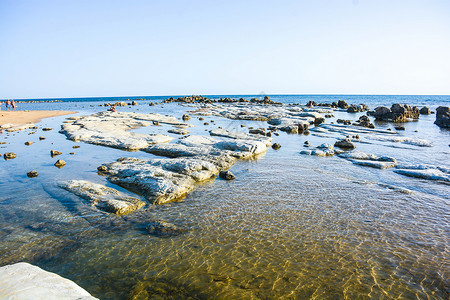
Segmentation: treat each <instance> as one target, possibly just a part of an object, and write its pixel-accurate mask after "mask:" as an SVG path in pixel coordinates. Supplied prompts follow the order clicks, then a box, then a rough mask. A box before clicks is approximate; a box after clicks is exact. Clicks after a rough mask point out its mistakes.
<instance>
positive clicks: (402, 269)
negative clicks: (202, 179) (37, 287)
mask: <svg viewBox="0 0 450 300" xmlns="http://www.w3.org/2000/svg"><path fill="white" fill-rule="evenodd" d="M292 97H294V96H292ZM295 97H299V96H295ZM321 97H322V96H321ZM323 97H325V96H323ZM376 97H378V98H377V99H378V100H376V101H380V103H381V101H383V100H384V101H388V99H390V98H389V97H392V96H386V98H384V99H380V98H379V97H380V96H376ZM408 97H410V96H408ZM299 98H300V101H297V100H295V101H294V100H293V99H290V100H289V101H291V100H292V102H301V103H303V102H305V101H303V100H301V99H303V98H301V97H299ZM342 98H343V99H346V100H347V102H349V103H355V104H358V103H364V102H366V103H368V101H364V99H365V98H357V99H356V100H354V101H353V99H351V100H349V98H348V97H342ZM394 98H395V97H394ZM432 98H433V97H431V99H432ZM272 99H273V100H275V101H278V100H277V99H276V98H275V96H273V97H272ZM297 99H298V98H297ZM327 99H328V98H327ZM313 100H314V99H313ZM395 100H399V99H395ZM432 100H433V99H432ZM434 100H435V101H434V102H433V101H431V102H427V103H429V104H428V105H429V106H430V107H436V106H437V105H443V104H445V103H448V98H445V97H439V98H436V99H434ZM102 101H104V102H113V101H107V100H102ZM331 101H334V100H329V101H324V102H331ZM374 101H375V100H374ZM414 101H416V102H417V103H415V102H414ZM423 101H428V100H424V99H422V98H421V99H415V100H413V99H409V102H408V103H411V104H415V105H419V103H423ZM148 102H149V101H148V100H143V101H141V102H139V103H140V105H138V106H136V107H121V108H120V110H123V111H137V112H141V113H145V112H160V113H162V114H172V115H174V116H176V117H181V115H182V114H183V113H184V111H185V110H186V108H185V107H183V106H179V105H177V104H166V105H164V106H160V105H157V106H154V107H150V106H148V105H147V103H148ZM285 102H288V99H285ZM394 102H395V101H394ZM99 103H102V102H65V103H40V104H23V103H22V104H21V106H20V108H21V109H64V110H77V111H79V114H89V113H92V112H95V111H99V110H104V108H103V107H98V106H97V105H98V104H99ZM377 103H378V102H377ZM391 103H392V102H384V103H382V104H385V105H388V106H390V104H391ZM91 105H93V106H91ZM447 105H448V104H447ZM335 115H336V118H338V117H343V118H346V119H348V118H350V119H357V118H358V117H359V114H356V115H349V114H347V113H336V114H335ZM64 118H65V117H57V118H51V119H45V120H43V121H42V122H41V123H38V126H39V129H38V130H26V131H22V132H16V133H1V134H0V141H2V142H3V141H4V142H6V144H3V145H0V153H4V152H11V151H12V152H15V153H17V158H15V159H13V160H8V161H4V160H2V161H1V162H0V208H1V212H2V213H1V214H0V240H1V243H0V265H5V264H10V263H14V262H18V261H27V262H30V263H33V264H36V265H38V266H40V267H42V268H44V269H46V270H49V271H52V272H56V273H58V274H60V275H62V276H64V277H67V278H69V279H72V280H74V281H75V282H76V283H78V284H79V285H81V286H82V287H84V288H85V289H87V290H88V291H89V292H90V293H91V294H93V295H94V296H96V297H99V298H101V299H127V298H128V299H129V298H133V297H135V298H136V299H145V298H156V299H158V298H161V299H185V298H194V299H196V298H200V299H203V298H205V299H210V298H214V299H216V298H217V299H258V298H263V299H273V298H287V299H291V298H292V299H304V298H318V299H328V298H348V299H355V298H376V299H379V298H408V299H409V298H420V299H423V298H431V299H448V297H449V281H448V278H450V276H449V265H448V262H449V261H450V260H449V219H450V213H449V212H450V210H449V199H450V190H449V185H448V184H445V183H442V182H430V181H426V180H422V179H415V178H409V177H404V176H402V175H399V174H396V173H394V172H392V171H391V170H377V169H370V168H364V167H360V166H356V165H353V164H351V163H350V162H348V161H345V160H343V159H340V158H338V157H326V158H320V157H309V156H302V155H300V154H299V151H301V150H302V149H303V143H304V141H306V140H308V141H309V142H310V143H311V144H313V145H319V144H321V143H323V142H329V143H333V142H334V139H326V138H320V137H317V136H313V135H309V136H304V135H287V134H285V133H281V134H280V136H279V137H274V142H279V143H280V144H281V145H282V148H281V149H280V150H277V151H275V150H272V149H269V151H268V152H267V153H266V154H265V155H262V156H261V157H258V158H257V159H255V160H251V161H239V162H237V163H236V164H235V165H234V166H233V167H232V168H231V171H232V172H233V173H234V174H235V175H236V176H237V179H236V180H234V181H231V182H228V181H224V180H220V179H217V180H212V181H209V182H206V183H203V184H201V185H200V186H199V187H198V188H197V189H196V190H195V191H193V192H192V193H190V194H189V195H188V196H187V197H186V198H185V199H184V200H183V201H181V202H178V203H172V204H169V205H163V206H153V205H147V206H146V207H144V208H143V209H142V210H140V211H138V212H136V213H133V214H130V215H127V216H112V215H109V214H104V213H101V212H99V211H96V210H94V209H93V208H91V207H90V206H89V205H88V204H87V203H86V202H85V201H84V200H82V199H80V198H77V197H76V196H73V195H71V194H69V193H67V192H66V191H64V190H61V189H59V188H57V186H56V182H57V181H59V180H66V179H86V180H90V181H93V182H96V183H102V184H106V185H108V186H113V185H112V184H110V183H108V182H107V181H106V179H105V178H104V177H102V176H99V175H98V174H97V172H96V168H97V166H99V165H101V164H103V163H107V162H112V161H114V160H115V159H117V158H119V157H124V156H134V157H138V158H144V159H147V158H152V157H154V156H152V155H150V154H147V153H144V152H125V151H121V150H117V149H112V148H105V147H99V146H95V145H89V144H84V143H74V142H71V141H68V140H66V139H65V136H63V135H61V134H59V133H58V132H57V131H58V129H59V126H60V124H61V122H62V121H63V120H64ZM434 119H435V116H434V115H430V116H421V117H420V120H419V121H418V122H412V123H407V124H405V127H406V130H405V132H404V133H402V134H404V135H407V136H415V137H418V138H426V139H428V140H429V141H431V142H432V144H433V147H430V148H419V147H413V146H408V145H401V146H400V148H398V147H396V148H394V147H389V146H388V145H385V144H383V143H379V144H358V149H359V150H361V151H365V152H369V153H374V154H376V155H389V156H393V157H395V158H397V160H398V161H399V162H401V163H421V164H432V165H439V166H444V167H450V163H449V161H450V160H449V154H450V148H449V146H448V145H449V142H450V139H449V136H450V133H449V131H445V130H441V129H439V127H437V126H435V125H434V124H433V122H434ZM205 120H206V121H208V120H214V121H215V122H214V123H210V124H211V125H209V126H204V125H203V122H204V121H199V120H197V118H195V117H194V118H193V119H192V120H191V121H190V122H191V123H192V124H194V125H195V126H196V127H194V129H193V130H192V133H193V134H196V133H202V134H203V133H205V129H212V128H216V127H217V126H221V127H223V128H227V129H230V130H231V129H235V130H238V131H240V130H242V131H245V130H247V129H246V128H241V127H240V124H242V123H244V124H246V125H247V127H249V126H253V127H266V126H267V124H266V123H264V122H256V121H247V122H242V121H233V120H226V119H221V118H217V117H206V119H205ZM328 121H332V120H328ZM376 125H377V127H378V128H392V127H393V126H392V124H387V123H384V124H376ZM43 127H52V128H54V129H53V130H52V131H47V132H44V131H42V128H43ZM153 129H154V128H150V127H147V128H141V129H139V130H137V131H138V132H141V133H145V132H151V131H152V130H153ZM158 130H164V127H159V129H158ZM416 130H417V132H416ZM33 131H36V133H35V134H31V135H29V133H30V132H33ZM39 136H45V137H46V139H45V140H43V141H39V139H38V138H39ZM25 141H33V142H34V143H33V144H32V145H31V146H25V145H24V142H25ZM73 145H79V146H80V148H78V149H73V148H72V146H73ZM52 149H55V150H59V151H61V152H63V154H62V155H60V156H59V157H55V158H52V157H51V156H50V153H49V152H50V150H52ZM70 152H74V153H75V154H74V155H70V154H69V153H70ZM59 158H61V159H64V160H65V161H66V162H67V165H66V166H65V167H63V168H61V169H58V168H56V167H54V166H53V164H54V162H55V161H56V160H57V159H59ZM33 169H34V170H37V171H38V172H39V174H40V175H39V176H38V177H37V178H27V177H26V172H27V171H30V170H33ZM113 187H115V188H118V187H117V186H113ZM118 189H120V188H118ZM121 190H122V189H121ZM122 191H124V192H127V191H125V190H122ZM405 191H409V192H405ZM127 193H129V192H127ZM152 220H164V221H167V222H170V223H172V224H175V225H177V226H179V227H181V228H184V229H186V230H187V232H186V233H184V234H181V235H178V236H174V237H168V238H161V237H157V236H152V235H149V234H148V233H147V232H146V231H145V230H144V228H145V226H146V224H147V223H148V222H150V221H152Z"/></svg>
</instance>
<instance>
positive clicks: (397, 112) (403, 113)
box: [368, 103, 420, 123]
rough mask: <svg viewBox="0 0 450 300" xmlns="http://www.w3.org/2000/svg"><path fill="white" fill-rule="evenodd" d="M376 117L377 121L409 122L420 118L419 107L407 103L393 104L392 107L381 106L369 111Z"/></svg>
mask: <svg viewBox="0 0 450 300" xmlns="http://www.w3.org/2000/svg"><path fill="white" fill-rule="evenodd" d="M368 113H369V114H371V115H373V116H374V117H375V120H377V121H388V122H396V123H400V122H408V121H410V120H411V119H418V118H419V115H420V113H419V109H418V108H417V107H412V108H411V107H410V106H409V105H407V104H398V103H396V104H392V106H391V109H389V108H387V107H384V106H379V107H376V108H375V110H374V111H373V112H368Z"/></svg>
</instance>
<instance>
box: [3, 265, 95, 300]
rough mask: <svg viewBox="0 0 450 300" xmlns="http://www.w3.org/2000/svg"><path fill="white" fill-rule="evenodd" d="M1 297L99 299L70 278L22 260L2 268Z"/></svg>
mask: <svg viewBox="0 0 450 300" xmlns="http://www.w3.org/2000/svg"><path fill="white" fill-rule="evenodd" d="M0 298H1V299H83V300H90V299H93V300H94V299H97V298H94V297H92V296H91V295H90V294H89V293H88V292H87V291H86V290H84V289H83V288H81V287H80V286H78V285H77V284H75V283H74V282H73V281H70V280H69V279H66V278H63V277H61V276H59V275H57V274H55V273H51V272H47V271H44V270H42V269H41V268H39V267H36V266H33V265H31V264H29V263H25V262H20V263H16V264H13V265H6V266H3V267H1V268H0Z"/></svg>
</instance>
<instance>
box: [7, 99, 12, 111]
mask: <svg viewBox="0 0 450 300" xmlns="http://www.w3.org/2000/svg"><path fill="white" fill-rule="evenodd" d="M10 105H11V101H9V99H8V100H6V109H7V110H8V111H9V106H10Z"/></svg>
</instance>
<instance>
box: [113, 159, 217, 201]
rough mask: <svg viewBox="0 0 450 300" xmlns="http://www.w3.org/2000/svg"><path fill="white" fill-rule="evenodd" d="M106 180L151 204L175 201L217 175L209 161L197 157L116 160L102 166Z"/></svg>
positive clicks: (214, 167)
mask: <svg viewBox="0 0 450 300" xmlns="http://www.w3.org/2000/svg"><path fill="white" fill-rule="evenodd" d="M106 167H107V171H106V172H105V174H107V175H108V177H107V178H108V180H109V181H111V182H112V183H115V184H117V185H120V186H122V187H125V188H127V189H129V190H131V191H134V192H135V193H137V194H141V195H143V196H144V197H146V198H147V200H149V201H151V202H152V203H154V204H164V203H167V202H172V201H176V200H178V199H180V198H182V197H183V196H185V195H186V194H187V193H189V192H190V191H192V190H193V189H194V188H195V183H197V182H200V181H204V180H207V179H209V178H211V177H214V176H215V175H217V174H218V173H219V169H218V168H217V167H216V165H215V164H214V163H212V162H209V161H207V160H206V159H200V158H193V157H188V158H172V159H151V160H140V159H137V158H132V157H126V158H120V159H118V160H117V161H116V162H113V163H110V164H107V165H106Z"/></svg>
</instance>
